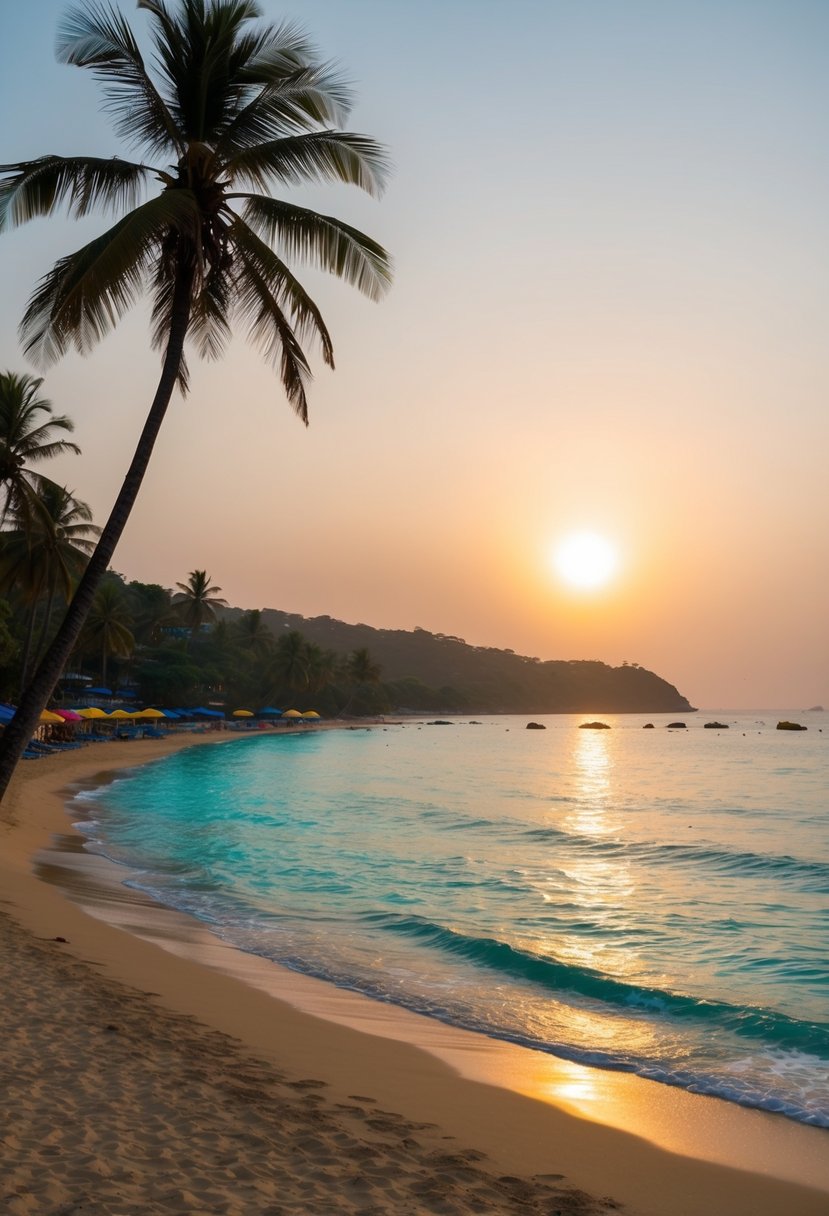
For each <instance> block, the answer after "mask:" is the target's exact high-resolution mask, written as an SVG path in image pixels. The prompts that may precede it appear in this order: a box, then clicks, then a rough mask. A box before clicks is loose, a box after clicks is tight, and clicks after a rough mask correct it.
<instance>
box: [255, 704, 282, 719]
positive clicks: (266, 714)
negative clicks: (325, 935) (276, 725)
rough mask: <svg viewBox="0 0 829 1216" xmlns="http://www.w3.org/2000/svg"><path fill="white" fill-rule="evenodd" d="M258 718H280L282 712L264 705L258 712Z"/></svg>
mask: <svg viewBox="0 0 829 1216" xmlns="http://www.w3.org/2000/svg"><path fill="white" fill-rule="evenodd" d="M259 717H260V718H281V717H282V710H281V709H274V707H273V706H272V705H266V706H265V708H264V709H260V710H259Z"/></svg>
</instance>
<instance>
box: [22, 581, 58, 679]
mask: <svg viewBox="0 0 829 1216" xmlns="http://www.w3.org/2000/svg"><path fill="white" fill-rule="evenodd" d="M54 603H55V584H54V582H52V585H51V586H50V587H49V598H48V599H47V601H46V612H45V613H44V615H43V624H42V625H41V627H40V637H39V638H38V639H37V650H36V651H35V656H36V659H37V660H38V661H39V660H40V656H41V654H42V653H43V646H44V643H45V641H46V639H47V637H48V636H49V625H50V623H51V620H52V608H53V607H54ZM23 685H24V687H25V680H24V681H23Z"/></svg>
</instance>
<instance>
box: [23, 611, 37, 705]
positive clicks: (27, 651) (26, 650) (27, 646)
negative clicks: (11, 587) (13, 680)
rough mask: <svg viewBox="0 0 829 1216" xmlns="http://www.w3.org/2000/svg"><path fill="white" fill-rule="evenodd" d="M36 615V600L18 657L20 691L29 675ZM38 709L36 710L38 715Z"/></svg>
mask: <svg viewBox="0 0 829 1216" xmlns="http://www.w3.org/2000/svg"><path fill="white" fill-rule="evenodd" d="M36 616H37V600H35V602H34V603H33V604H32V611H31V614H30V616H29V624H28V626H27V628H26V637H25V640H24V642H23V655H22V657H21V659H20V692H21V695H22V693H23V689H24V688H25V687H26V680H27V679H28V676H29V663H30V661H31V656H32V638H33V637H34V635H35V617H36ZM39 714H40V711H39V710H38V715H39Z"/></svg>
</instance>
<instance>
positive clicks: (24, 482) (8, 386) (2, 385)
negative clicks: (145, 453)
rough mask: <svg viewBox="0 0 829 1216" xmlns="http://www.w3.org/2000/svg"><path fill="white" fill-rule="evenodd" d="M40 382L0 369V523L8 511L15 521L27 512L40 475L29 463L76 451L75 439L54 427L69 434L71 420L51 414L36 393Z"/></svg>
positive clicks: (47, 402)
mask: <svg viewBox="0 0 829 1216" xmlns="http://www.w3.org/2000/svg"><path fill="white" fill-rule="evenodd" d="M42 384H43V381H42V380H39V379H37V378H36V377H35V376H26V375H20V376H19V375H17V374H16V373H15V372H0V485H2V487H3V489H4V491H5V501H4V503H3V508H2V512H1V513H0V523H4V522H5V520H6V517H7V516H8V514H9V512H13V513H15V514H16V516H17V518H18V522H20V521H21V520H24V522H25V520H26V519H28V517H29V516H30V515H31V513H32V510H33V509H34V506H35V502H36V498H37V493H38V489H39V487H40V485H41V482H42V481H43V480H44V479H43V478H40V477H38V476H37V474H36V473H34V472H33V471H32V470H31V469H30V468H29V467H28V466H29V465H31V464H37V463H39V462H40V461H41V460H50V459H51V458H52V457H53V456H60V455H62V454H63V453H64V452H75V453H76V454H77V455H80V451H81V449H80V448H79V447H78V445H77V444H76V443H72V442H70V440H68V439H60V438H57V437H56V436H55V434H54V432H56V431H58V432H60V431H64V432H68V433H69V434H71V432H72V431H73V430H74V429H75V424H74V423H73V422H72V419H71V418H67V417H66V416H65V415H63V414H58V415H53V414H52V403H51V402H50V401H47V400H46V398H45V397H40V396H38V394H39V392H40V389H41V386H42ZM43 415H45V416H46V417H43Z"/></svg>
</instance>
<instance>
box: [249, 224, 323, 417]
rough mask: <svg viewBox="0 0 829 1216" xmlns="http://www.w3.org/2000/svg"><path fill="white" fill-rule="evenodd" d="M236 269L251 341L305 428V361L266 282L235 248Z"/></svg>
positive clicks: (307, 377) (306, 371)
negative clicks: (275, 371)
mask: <svg viewBox="0 0 829 1216" xmlns="http://www.w3.org/2000/svg"><path fill="white" fill-rule="evenodd" d="M236 266H237V270H236V283H237V294H238V299H239V310H240V312H241V313H242V316H243V317H244V318H245V319H246V320H247V322H248V326H249V335H250V338H251V341H253V342H254V343H256V345H258V346H259V347H261V349H262V351H263V353H264V355H265V358H266V359H267V360H268V361H269V362H270V363H271V364H272V365H273V366H274V367H278V368H279V375H280V379H281V381H282V387H283V388H284V389H285V394H286V396H287V398H288V401H289V403H290V405H291V407H292V408H293V410H294V413H295V414H297V416H298V417H299V418H301V420H302V421H303V422H304V423H305V425H306V426H307V425H308V398H307V394H306V390H305V382H306V380H308V379H310V378H311V369H310V368H309V366H308V360H307V359H306V358H305V354H304V352H303V350H302V347H301V346H300V344H299V342H298V340H297V337H296V335H295V334H294V332H293V330H292V329H291V326H290V324H289V322H288V320H287V318H286V317H285V314H284V313H283V312H282V310H281V308H280V307H279V304H278V302H277V300H276V299H275V298H274V295H273V292H272V291H271V290H270V287H269V284H268V282H267V280H266V279H265V277H264V276H263V275H262V274H261V272H260V271H259V269H258V268H257V266H256V264H255V262H254V261H253V259H252V258H250V257H249V256H248V255H247V254H246V253H245V251H244V249H242V248H239V249H238V253H237V262H236Z"/></svg>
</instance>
